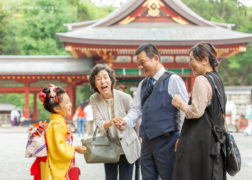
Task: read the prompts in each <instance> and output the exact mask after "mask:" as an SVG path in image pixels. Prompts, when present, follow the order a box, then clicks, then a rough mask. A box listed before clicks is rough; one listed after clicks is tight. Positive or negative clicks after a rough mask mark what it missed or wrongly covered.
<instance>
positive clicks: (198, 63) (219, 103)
mask: <svg viewBox="0 0 252 180" xmlns="http://www.w3.org/2000/svg"><path fill="white" fill-rule="evenodd" d="M216 56H217V52H216V49H215V48H214V46H213V45H211V44H209V43H199V44H196V45H195V46H194V47H192V48H191V50H190V62H189V66H190V67H191V69H192V71H193V73H194V75H196V76H197V77H196V79H195V83H194V87H193V90H192V96H191V98H190V101H189V105H187V104H184V103H183V101H182V100H181V98H180V96H179V95H175V96H174V98H173V100H172V104H173V105H174V106H175V107H177V108H179V109H181V110H182V111H184V112H185V114H186V119H185V121H184V124H183V127H182V130H181V135H180V140H179V143H178V148H177V152H176V159H175V164H174V171H173V180H212V179H216V180H225V179H226V172H225V169H224V154H223V152H224V150H225V149H224V147H223V146H222V145H220V144H222V143H223V141H224V137H223V133H224V119H223V116H222V112H224V111H225V104H226V96H225V92H224V85H223V83H222V81H221V79H220V76H219V74H218V72H217V68H218V62H217V60H216ZM215 88H217V90H218V93H216V91H215ZM211 122H212V123H213V124H214V128H213V127H212V123H211Z"/></svg>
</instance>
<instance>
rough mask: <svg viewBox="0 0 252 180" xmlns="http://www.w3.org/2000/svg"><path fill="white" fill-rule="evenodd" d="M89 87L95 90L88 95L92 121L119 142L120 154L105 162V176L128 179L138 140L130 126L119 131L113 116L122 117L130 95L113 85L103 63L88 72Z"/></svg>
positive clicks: (127, 108)
mask: <svg viewBox="0 0 252 180" xmlns="http://www.w3.org/2000/svg"><path fill="white" fill-rule="evenodd" d="M89 81H90V85H91V88H92V89H93V90H94V91H95V92H96V93H95V94H93V95H92V96H91V97H90V102H91V105H92V109H93V115H94V117H93V118H94V122H95V124H96V125H97V126H98V127H99V129H100V131H101V134H102V135H104V136H105V135H109V136H110V137H112V138H116V139H117V140H118V142H119V144H120V145H121V156H120V160H119V162H118V163H105V164H104V167H105V175H106V180H117V176H118V168H119V180H129V179H132V171H133V163H134V162H135V161H136V160H137V159H138V158H139V157H140V144H139V140H138V137H137V134H136V131H135V130H134V129H133V128H127V129H126V131H119V130H117V129H116V127H115V126H114V121H116V117H124V116H125V115H126V114H127V113H128V111H129V109H130V107H131V106H132V103H133V101H132V98H131V97H130V95H128V94H126V93H124V92H121V91H118V90H116V89H113V86H114V83H115V77H114V72H113V71H112V70H111V69H110V68H109V67H108V66H107V65H104V64H97V65H96V66H95V67H94V68H93V69H92V72H91V75H90V78H89Z"/></svg>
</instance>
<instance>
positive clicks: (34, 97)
mask: <svg viewBox="0 0 252 180" xmlns="http://www.w3.org/2000/svg"><path fill="white" fill-rule="evenodd" d="M32 119H33V120H34V121H37V120H38V110H37V93H34V94H33V117H32Z"/></svg>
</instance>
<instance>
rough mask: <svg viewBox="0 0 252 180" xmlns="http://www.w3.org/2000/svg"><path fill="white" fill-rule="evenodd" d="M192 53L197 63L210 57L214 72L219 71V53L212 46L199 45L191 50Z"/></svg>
mask: <svg viewBox="0 0 252 180" xmlns="http://www.w3.org/2000/svg"><path fill="white" fill-rule="evenodd" d="M190 53H192V55H193V57H194V58H195V59H196V60H197V61H202V60H203V59H204V58H205V57H208V59H209V63H210V65H211V66H212V68H213V70H214V71H218V66H219V62H218V61H217V59H216V58H217V51H216V49H215V47H214V46H213V45H212V44H210V43H206V42H201V43H198V44H196V45H195V46H193V47H192V48H191V49H190Z"/></svg>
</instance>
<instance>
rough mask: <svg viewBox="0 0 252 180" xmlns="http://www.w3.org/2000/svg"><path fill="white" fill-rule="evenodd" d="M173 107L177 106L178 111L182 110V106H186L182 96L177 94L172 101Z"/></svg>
mask: <svg viewBox="0 0 252 180" xmlns="http://www.w3.org/2000/svg"><path fill="white" fill-rule="evenodd" d="M172 105H173V106H175V107H176V108H178V109H181V108H182V106H183V105H184V103H183V101H182V99H181V96H180V95H178V94H176V95H175V96H174V97H173V99H172Z"/></svg>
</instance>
